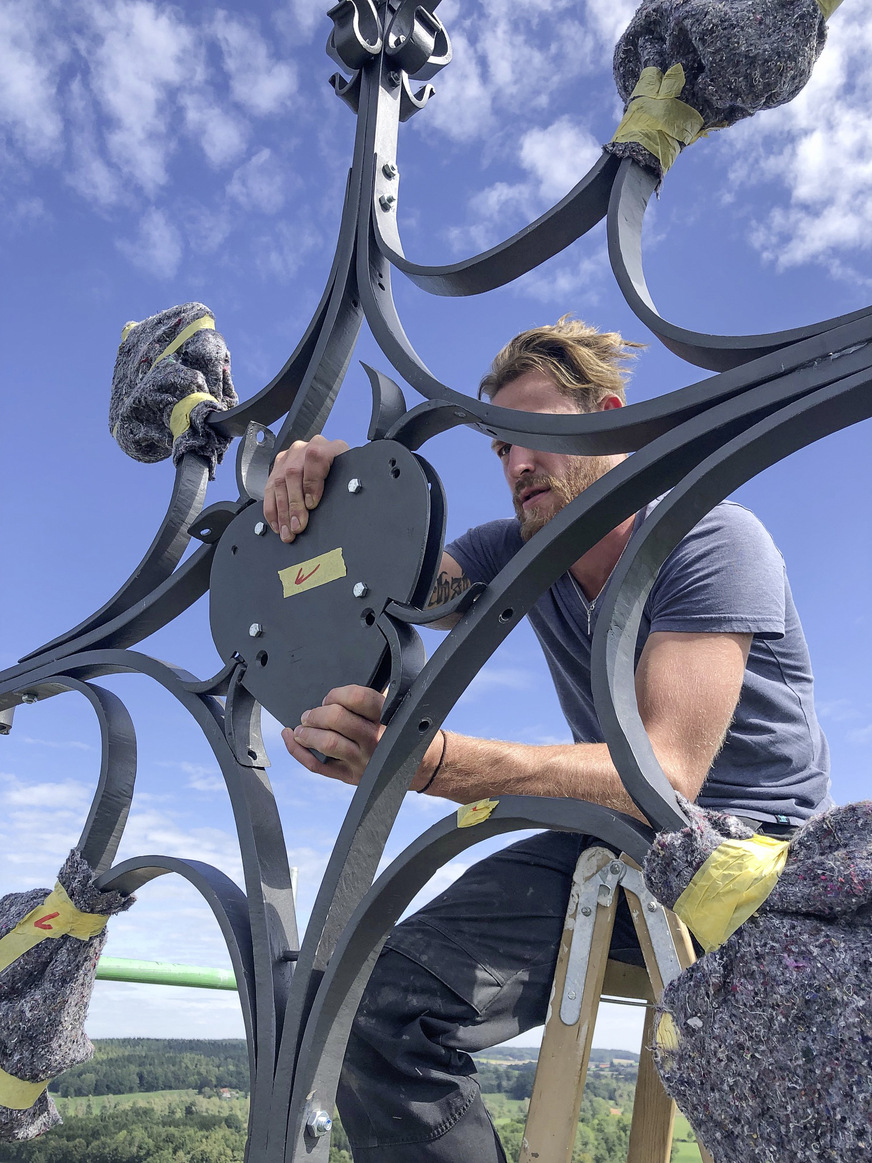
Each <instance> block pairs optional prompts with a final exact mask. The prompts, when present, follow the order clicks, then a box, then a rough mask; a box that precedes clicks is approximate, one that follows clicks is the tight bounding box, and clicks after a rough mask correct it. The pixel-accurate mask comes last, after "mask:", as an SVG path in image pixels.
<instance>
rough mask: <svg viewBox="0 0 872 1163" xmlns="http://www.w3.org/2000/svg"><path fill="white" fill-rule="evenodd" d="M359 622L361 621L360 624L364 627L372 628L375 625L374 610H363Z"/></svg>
mask: <svg viewBox="0 0 872 1163" xmlns="http://www.w3.org/2000/svg"><path fill="white" fill-rule="evenodd" d="M360 620H361V622H363V624H364V626H374V625H375V610H364V611H363V613H362V614H361V615H360Z"/></svg>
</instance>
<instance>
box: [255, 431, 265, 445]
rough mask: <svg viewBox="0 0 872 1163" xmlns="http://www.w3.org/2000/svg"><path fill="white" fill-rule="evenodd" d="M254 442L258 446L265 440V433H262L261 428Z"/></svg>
mask: <svg viewBox="0 0 872 1163" xmlns="http://www.w3.org/2000/svg"><path fill="white" fill-rule="evenodd" d="M255 440H256V441H257V443H258V444H263V442H264V440H266V432H264V430H263V429H262V428H261V429H259V431H258V433H257V436H256V437H255Z"/></svg>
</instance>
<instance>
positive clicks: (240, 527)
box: [210, 440, 430, 726]
mask: <svg viewBox="0 0 872 1163" xmlns="http://www.w3.org/2000/svg"><path fill="white" fill-rule="evenodd" d="M354 480H358V481H359V482H360V488H359V490H358V491H357V492H350V491H349V482H351V481H354ZM262 522H263V512H262V510H261V508H260V505H251V506H249V507H248V508H247V509H245V510H244V511H243V512H242V513H240V514H239V516H238V517H236V518H235V519H234V520H233V521H232V522H231V524H230V525H229V526H228V528H227V529H226V530H225V532H224V534H223V536H222V537H221V541H220V542H219V544H218V547H217V549H216V552H215V560H214V562H213V565H212V578H211V602H210V621H211V627H212V637H213V638H214V640H215V645H216V646H217V648H218V651H219V653H220V654H221V656H222V658H224V659H225V661H229V660H230V659H231V658H232V657H233V656H234V654H237V655H239V657H240V658H242V659H243V660H244V662H245V663H246V666H247V669H246V672H245V676H244V679H243V685H244V686H245V687H246V689H247V690H248V691H250V693H251V694H252V695H253V696H254V697H255V698H256V699H257V700H258V702H260V703H262V704H263V706H264V707H265V708H266V709H267V710H268V711H269V712H270V714H272V715H274V716H275V717H276V718H277V719H278V720H279V721H280V722H281V723H283V724H284V725H286V726H296V725H297V724H298V723H299V721H300V715H301V713H302V712H303V711H305V710H307V709H308V708H310V707H313V706H317V705H319V704H320V702H321V700H322V699H323V698H324V696H325V695H326V694H327V692H328V691H329V690H330V689H331V688H332V687H335V686H344V685H346V684H349V683H358V684H360V685H362V686H370V685H372V684H373V683H374V682H375V681H376V679H378V680H379V681H381V680H383V679H384V678H386V674H385V673H384V671H385V661H386V653H387V644H386V642H385V638H384V635H383V634H382V632H381V630H380V629H379V627H378V625H377V620H378V618H379V616H380V615H381V613H382V611H383V610H384V608H385V605H386V604H387V603H388V602H389V601H390V600H392V599H393V600H394V601H399V602H409V601H411V600H412V598H413V595H414V594H415V589H416V585H417V583H418V580H419V577H420V573H421V567H422V564H423V562H424V554H425V549H426V545H427V538H428V531H429V523H430V493H429V487H428V484H427V480H426V477H425V475H424V472H423V470H422V469H421V466H420V465H419V464H418V461H417V459H416V458H415V456H414V455H413V454H412V453H410V452H409V451H408V450H407V449H406V448H404V447H403V446H402V445H400V444H397V443H395V442H394V441H389V440H379V441H375V442H374V443H373V444H369V445H366V446H365V447H363V448H354V449H351V450H350V451H349V452H346V453H344V454H343V455H342V456H340V457H337V459H336V461H335V462H334V465H333V468H332V470H331V472H330V476H329V478H328V480H327V484H326V487H325V490H324V496H323V498H322V500H321V503H320V504H319V506H318V508H317V509H316V510H315V511H314V512H313V513H312V515H311V517H310V519H309V525H308V527H307V529H306V531H305V532H304V533H303V535H302V536H300V537H298V538H296V539H295V540H294V541H293V543H292V544H290V545H285V544H284V543H283V542H282V541H281V539H280V538H279V537H277V536H276V534H274V533H273V532H272V530H270V529H269V527H268V526H267V527H266V531H265V532H263V533H260V534H258V533H257V532H255V529H256V527H258V526H259V525H261V523H262ZM359 583H363V585H365V586H366V593H365V595H364V596H363V597H356V596H355V594H354V587H355V585H358V584H359ZM258 628H259V632H256V633H254V634H253V633H252V630H253V629H254V630H255V631H258Z"/></svg>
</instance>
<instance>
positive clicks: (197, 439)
mask: <svg viewBox="0 0 872 1163" xmlns="http://www.w3.org/2000/svg"><path fill="white" fill-rule="evenodd" d="M203 316H209V317H210V318H211V316H212V312H211V311H210V310H209V308H208V307H205V306H204V305H203V304H202V303H182V304H181V305H180V306H178V307H170V308H169V310H167V311H161V312H159V313H158V314H157V315H151V316H149V318H147V319H143V320H142V321H141V322H140V323H137V324H136V326H135V327H133V328H132V329H131V331H130V333H129V334H128V336H127V338H126V339H125V340H124V341H123V343H122V344H121V346H120V347H119V348H118V357H117V359H116V360H115V370H114V372H113V374H112V397H111V400H110V402H109V431H110V432H112V433H113V435H114V436H115V439H116V440H117V441H118V443H119V445H120V446H121V448H122V449H123V450H124V451H125V452H126V453H127V455H128V456H132V457H133V459H134V460H141V461H145V462H146V463H151V462H153V461H157V460H165V459H166V458H167V457H168V456H170V455H172V458H173V461H174V463H175V464H178V463H179V460H180V459H181V457H182V456H183V455H184V454H185V453H186V452H195V453H197V454H198V455H199V456H202V457H203V459H204V460H206V461H208V463H209V474H210V477H214V475H215V466H216V465H217V464H218V463H220V461H221V458H222V457H223V455H224V453H225V451H226V450H227V447H228V445H229V444H230V441H231V437H229V436H224V435H222V434H221V433H220V432H218V430H217V429H215V428H213V427H212V425H211V424H209V423H208V418H209V413H210V412H213V411H215V410H216V409H220V410H223V409H226V408H232V407H233V406H234V405H235V404H236V403H237V402H238V397H237V395H236V391H235V389H234V387H233V380H232V378H231V375H230V352H229V351H228V350H227V344H226V343H225V342H224V338H223V336H222V335H221V334H220V332H218V331H214V330H207V329H204V330H202V331H197V332H195V333H194V334H193V335H192V336H191V337H190V338H189V339H187V340H186V341H185V342H184V343H183V344H182V345H181V347H180V348H178V350H177V351H175V352H173V354H172V355H168V356H167V357H166V358H165V359H162V360H160V362H159V363H155V360H156V359H158V357H159V356H160V355H161V353H162V352H163V351H165V350H166V348H167V347H168V346H169V344H171V343H172V342H173V340H174V339H175V338H176V336H177V335H179V333H180V332H181V331H183V330H184V329H185V328H186V327H187V326H188V325H189V324H190V323H192V322H194V321H195V320H196V319H200V318H202V317H203ZM193 392H209V393H210V394H211V395H212V396H213V397H214V400H215V402H214V403H212V402H211V401H209V400H203V401H202V402H201V403H199V404H197V406H196V407H195V408H194V410H193V411H192V412H191V426H190V428H189V429H188V430H187V432H183V433H182V434H181V436H179V438H178V439H177V440H176V441H175V442H173V437H172V433H171V431H170V415H171V414H172V410H173V408H174V407H175V406H176V404H177V403H178V402H179V401H180V400H183V399H184V398H185V396H189V395H191V394H192V393H193Z"/></svg>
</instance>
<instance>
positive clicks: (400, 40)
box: [394, 36, 406, 48]
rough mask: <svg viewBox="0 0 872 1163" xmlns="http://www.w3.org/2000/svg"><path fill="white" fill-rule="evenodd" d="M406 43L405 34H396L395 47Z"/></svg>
mask: <svg viewBox="0 0 872 1163" xmlns="http://www.w3.org/2000/svg"><path fill="white" fill-rule="evenodd" d="M405 43H406V38H405V37H404V36H395V37H394V48H399V47H400V45H401V44H405Z"/></svg>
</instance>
